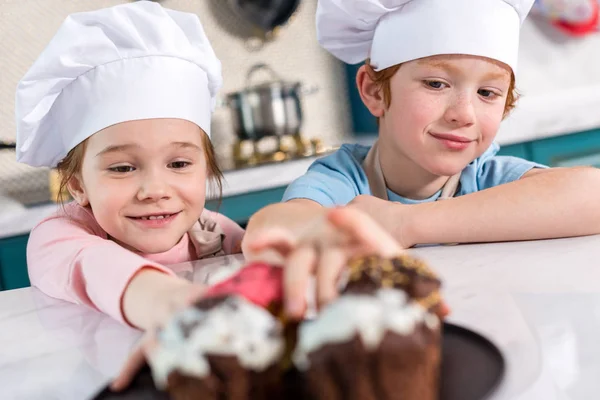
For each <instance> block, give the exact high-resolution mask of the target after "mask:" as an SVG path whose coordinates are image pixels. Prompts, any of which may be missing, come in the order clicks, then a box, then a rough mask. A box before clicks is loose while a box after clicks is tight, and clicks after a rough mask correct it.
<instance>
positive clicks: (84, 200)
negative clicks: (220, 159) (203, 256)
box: [68, 119, 207, 253]
mask: <svg viewBox="0 0 600 400" xmlns="http://www.w3.org/2000/svg"><path fill="white" fill-rule="evenodd" d="M203 135H205V133H204V132H203V131H202V130H201V129H200V128H199V127H198V126H197V125H196V124H194V123H192V122H189V121H186V120H181V119H148V120H138V121H128V122H123V123H120V124H116V125H113V126H110V127H108V128H105V129H103V130H101V131H99V132H97V133H95V134H94V135H92V136H91V137H90V138H89V139H88V140H87V142H86V148H85V153H84V155H83V163H82V167H81V172H80V173H79V174H77V175H76V176H75V177H73V178H72V179H71V181H70V182H69V185H68V187H69V191H70V192H71V194H72V195H73V197H74V198H75V200H76V201H77V202H78V203H79V204H80V205H83V206H88V205H89V206H90V207H91V209H92V211H93V213H94V216H95V218H96V220H97V221H98V224H99V225H100V226H101V227H102V229H104V230H105V231H106V232H107V233H108V235H110V237H111V238H112V239H113V240H115V241H116V242H117V243H119V244H121V245H122V246H124V247H126V248H128V249H130V250H133V251H139V252H142V253H161V252H164V251H167V250H169V249H171V248H172V247H174V246H175V245H176V244H177V243H178V242H179V241H180V240H181V238H182V237H183V235H184V234H185V233H186V232H187V231H188V230H189V229H190V228H191V227H192V225H193V224H194V223H195V222H196V221H197V220H198V218H199V217H200V214H201V213H202V211H203V209H204V203H205V197H206V180H207V160H206V152H205V149H204V143H205V141H204V140H203Z"/></svg>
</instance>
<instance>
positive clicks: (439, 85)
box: [424, 81, 447, 90]
mask: <svg viewBox="0 0 600 400" xmlns="http://www.w3.org/2000/svg"><path fill="white" fill-rule="evenodd" d="M424 83H425V85H426V86H427V87H430V88H432V89H438V90H439V89H443V88H444V87H445V86H447V85H446V84H445V83H444V82H441V81H424Z"/></svg>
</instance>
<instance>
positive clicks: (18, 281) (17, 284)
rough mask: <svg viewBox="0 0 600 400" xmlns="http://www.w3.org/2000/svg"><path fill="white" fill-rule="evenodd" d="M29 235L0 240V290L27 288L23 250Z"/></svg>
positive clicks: (27, 278)
mask: <svg viewBox="0 0 600 400" xmlns="http://www.w3.org/2000/svg"><path fill="white" fill-rule="evenodd" d="M28 238H29V235H21V236H14V237H9V238H5V239H0V290H8V289H18V288H22V287H27V286H29V285H30V284H29V275H28V274H27V258H26V253H25V249H26V248H27V239H28Z"/></svg>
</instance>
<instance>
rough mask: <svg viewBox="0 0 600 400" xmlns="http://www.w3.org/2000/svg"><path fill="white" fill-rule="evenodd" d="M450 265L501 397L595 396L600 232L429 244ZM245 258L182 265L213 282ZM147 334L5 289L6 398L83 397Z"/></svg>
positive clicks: (454, 302) (1, 379)
mask: <svg viewBox="0 0 600 400" xmlns="http://www.w3.org/2000/svg"><path fill="white" fill-rule="evenodd" d="M414 252H415V253H416V254H418V255H420V256H421V257H423V258H425V259H426V260H428V261H429V262H430V264H431V265H432V266H434V267H435V268H436V269H437V271H438V272H439V273H440V275H441V277H442V279H443V282H444V294H445V297H446V299H447V301H448V303H449V305H450V307H451V308H452V314H451V316H450V322H453V323H456V324H459V325H462V326H465V327H467V328H470V329H473V330H475V331H477V332H479V333H482V334H483V335H485V336H486V337H488V338H489V339H491V340H492V341H493V342H494V343H496V344H497V345H498V347H499V348H500V349H501V351H502V353H503V354H504V356H505V358H506V361H507V367H508V368H507V374H506V378H505V380H504V382H503V383H502V385H501V386H500V388H499V390H498V392H497V393H496V394H495V396H494V397H493V398H494V399H495V400H498V399H517V400H529V399H544V400H552V399H561V400H565V399H573V400H577V399H586V400H587V399H591V398H596V397H597V393H598V391H600V380H598V376H600V347H599V346H598V337H599V335H600V268H599V267H598V262H597V260H598V259H599V258H600V236H590V237H583V238H575V239H560V240H547V241H530V242H519V243H499V244H482V245H461V246H444V247H424V248H420V249H416V250H414ZM241 261H242V260H241V257H240V256H228V257H223V258H217V259H213V260H205V261H198V262H193V263H185V264H180V265H177V266H174V267H173V268H174V269H175V271H176V272H177V273H178V274H179V275H181V276H183V277H186V278H187V279H192V280H194V281H207V280H208V281H209V282H211V281H212V282H214V281H218V280H220V279H222V278H223V277H224V276H226V275H227V274H228V273H230V272H231V271H233V270H235V269H236V268H237V267H239V265H240V263H241ZM139 337H140V333H139V332H138V331H136V330H134V329H131V328H128V327H126V326H124V325H122V324H120V323H118V322H116V321H114V320H112V319H110V318H109V317H106V316H104V315H102V314H100V313H98V312H96V311H93V310H91V309H89V308H87V307H84V306H77V305H73V304H68V303H65V302H62V301H59V300H55V299H51V298H49V297H47V296H45V295H43V294H42V293H40V292H39V291H38V290H36V289H35V288H26V289H19V290H14V291H7V292H2V293H0V387H1V388H2V398H6V399H29V400H36V399H44V400H46V399H65V400H68V399H78V400H79V399H84V398H88V397H89V396H90V395H92V394H93V393H95V392H96V391H98V390H99V388H101V387H102V386H103V385H105V384H106V383H107V382H108V381H109V380H110V378H111V377H114V376H115V374H116V373H117V371H118V370H119V368H120V366H121V364H122V362H123V361H124V359H125V358H126V356H127V354H128V352H129V351H131V349H132V348H133V347H134V345H135V343H136V341H137V340H138V339H139Z"/></svg>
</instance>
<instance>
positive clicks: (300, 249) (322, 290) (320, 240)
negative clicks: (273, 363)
mask: <svg viewBox="0 0 600 400" xmlns="http://www.w3.org/2000/svg"><path fill="white" fill-rule="evenodd" d="M248 245H249V249H250V250H251V252H252V254H258V255H259V254H260V253H261V252H269V251H270V252H273V251H275V252H277V253H278V254H279V255H280V256H281V257H282V258H283V263H284V266H285V270H284V298H285V299H284V300H285V308H286V311H287V314H288V315H289V316H290V317H291V318H294V319H300V318H302V317H303V315H304V313H305V311H306V298H305V296H306V292H307V288H308V285H309V279H310V277H311V275H313V274H314V275H316V297H317V304H318V305H319V306H323V305H324V304H326V303H328V302H330V301H331V300H333V299H335V298H336V297H337V295H338V290H337V282H338V278H339V276H340V273H341V272H342V270H343V269H344V268H345V267H346V265H347V263H348V261H349V260H350V259H352V258H354V257H358V256H363V255H370V254H377V255H380V256H383V257H393V256H396V255H398V254H399V253H401V252H402V247H401V246H400V244H399V243H398V242H396V240H394V239H393V238H392V237H391V236H390V235H389V234H388V233H387V232H386V231H385V230H384V229H383V228H382V227H381V226H379V225H378V224H377V223H376V222H375V221H374V220H373V219H372V218H370V217H369V216H368V215H367V214H365V213H364V212H362V211H360V210H358V209H356V208H351V207H345V208H337V209H331V210H328V211H327V212H326V214H325V216H324V218H323V216H319V217H318V218H316V219H315V220H314V221H307V229H306V230H305V231H304V233H303V234H302V235H299V236H298V237H294V236H293V235H292V234H291V233H290V232H289V231H287V230H285V229H281V228H274V229H271V230H266V231H264V232H262V233H260V234H258V235H257V236H256V238H255V239H254V240H253V241H252V242H251V243H249V244H248Z"/></svg>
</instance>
